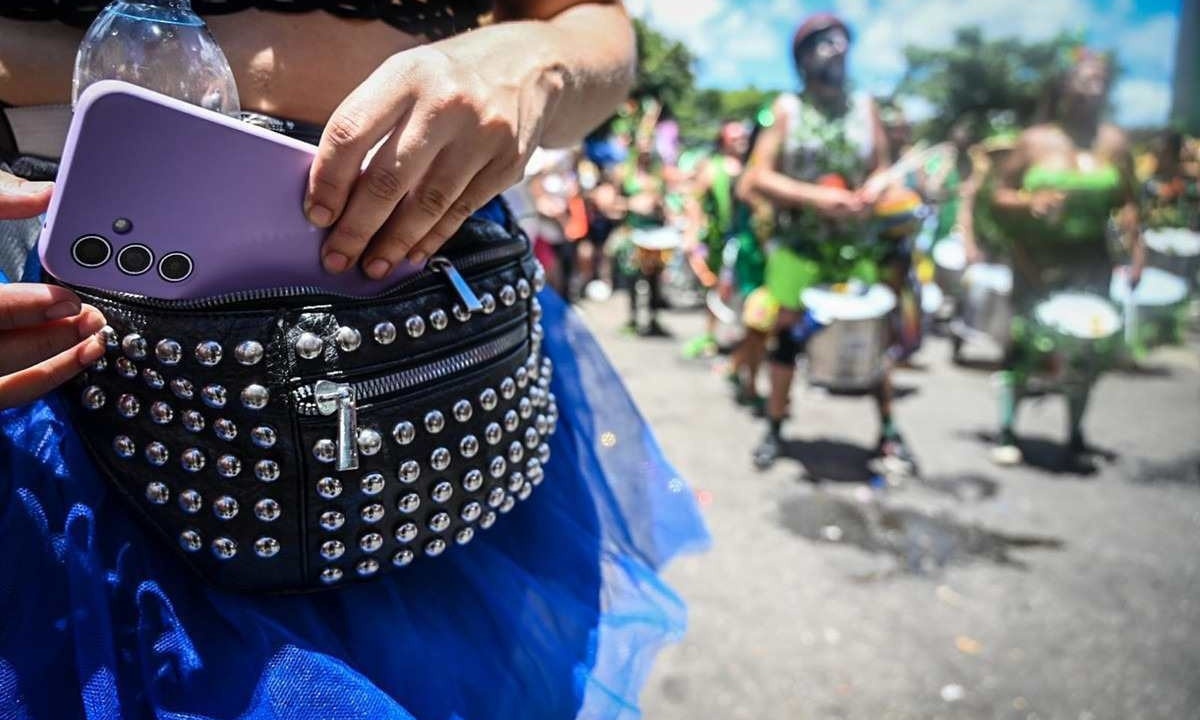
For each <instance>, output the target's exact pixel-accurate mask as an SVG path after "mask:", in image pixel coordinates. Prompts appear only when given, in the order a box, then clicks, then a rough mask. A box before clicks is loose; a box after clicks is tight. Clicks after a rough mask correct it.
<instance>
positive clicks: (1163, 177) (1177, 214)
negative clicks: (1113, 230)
mask: <svg viewBox="0 0 1200 720" xmlns="http://www.w3.org/2000/svg"><path fill="white" fill-rule="evenodd" d="M1142 197H1143V201H1144V203H1145V213H1146V225H1147V226H1148V227H1152V228H1187V229H1189V230H1200V178H1197V177H1195V176H1192V177H1188V175H1187V174H1186V173H1185V171H1184V142H1183V134H1182V133H1179V132H1177V131H1169V132H1167V133H1166V134H1165V135H1164V137H1163V139H1162V145H1161V147H1160V148H1159V151H1158V153H1156V155H1155V157H1154V171H1153V172H1152V173H1151V175H1150V177H1149V178H1148V179H1147V180H1146V182H1145V183H1144V184H1143V185H1142Z"/></svg>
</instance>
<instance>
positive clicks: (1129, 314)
mask: <svg viewBox="0 0 1200 720" xmlns="http://www.w3.org/2000/svg"><path fill="white" fill-rule="evenodd" d="M1125 288H1126V290H1125V345H1126V347H1128V348H1129V349H1130V350H1133V347H1134V343H1135V342H1137V324H1138V316H1137V302H1135V300H1134V297H1133V291H1134V290H1135V288H1134V286H1133V283H1131V282H1130V281H1129V269H1128V268H1126V269H1125Z"/></svg>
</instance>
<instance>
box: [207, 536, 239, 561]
mask: <svg viewBox="0 0 1200 720" xmlns="http://www.w3.org/2000/svg"><path fill="white" fill-rule="evenodd" d="M212 552H213V555H216V556H217V559H218V560H229V559H230V558H232V557H233V556H234V555H237V543H236V542H234V541H233V539H232V538H227V537H219V538H217V539H216V540H213V541H212Z"/></svg>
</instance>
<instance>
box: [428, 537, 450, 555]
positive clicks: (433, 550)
mask: <svg viewBox="0 0 1200 720" xmlns="http://www.w3.org/2000/svg"><path fill="white" fill-rule="evenodd" d="M444 552H446V541H445V540H443V539H441V538H434V539H432V540H430V541H429V542H427V543H425V554H426V555H428V556H429V557H437V556H438V555H441V554H442V553H444Z"/></svg>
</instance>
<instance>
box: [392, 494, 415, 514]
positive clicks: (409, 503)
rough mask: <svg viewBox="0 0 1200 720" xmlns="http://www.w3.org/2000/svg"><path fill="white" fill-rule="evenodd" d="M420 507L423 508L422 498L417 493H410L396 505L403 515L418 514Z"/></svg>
mask: <svg viewBox="0 0 1200 720" xmlns="http://www.w3.org/2000/svg"><path fill="white" fill-rule="evenodd" d="M419 507H421V496H420V495H418V494H416V493H408V494H407V495H405V496H404V497H402V498H400V500H399V501H398V502H397V503H396V509H397V510H399V511H400V512H402V513H411V512H416V511H417V508H419Z"/></svg>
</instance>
